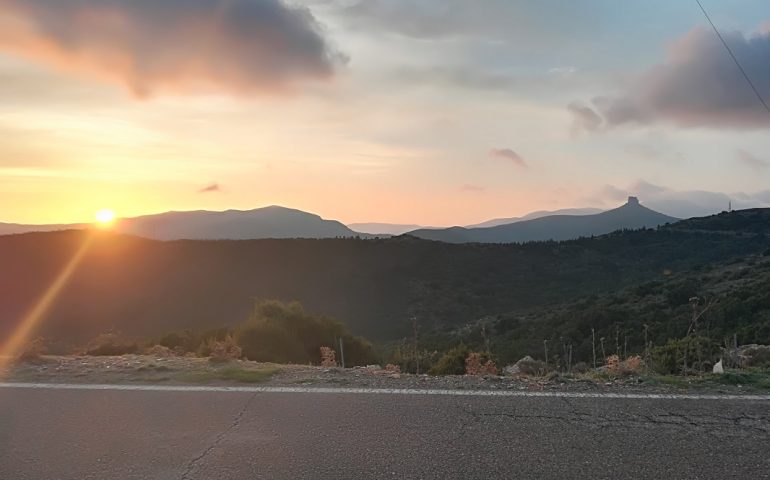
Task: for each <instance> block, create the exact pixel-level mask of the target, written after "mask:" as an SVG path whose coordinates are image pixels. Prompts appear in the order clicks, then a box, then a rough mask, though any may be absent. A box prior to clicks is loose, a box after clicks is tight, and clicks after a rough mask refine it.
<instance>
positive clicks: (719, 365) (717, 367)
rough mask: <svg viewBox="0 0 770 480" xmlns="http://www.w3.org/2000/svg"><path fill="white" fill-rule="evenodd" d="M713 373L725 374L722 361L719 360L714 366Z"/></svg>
mask: <svg viewBox="0 0 770 480" xmlns="http://www.w3.org/2000/svg"><path fill="white" fill-rule="evenodd" d="M712 371H713V372H714V373H725V369H724V367H723V366H722V359H721V358H720V359H719V361H718V362H717V363H715V364H714V369H713V370H712Z"/></svg>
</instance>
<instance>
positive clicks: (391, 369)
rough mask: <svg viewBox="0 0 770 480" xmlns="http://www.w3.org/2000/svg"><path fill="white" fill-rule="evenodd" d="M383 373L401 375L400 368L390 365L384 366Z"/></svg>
mask: <svg viewBox="0 0 770 480" xmlns="http://www.w3.org/2000/svg"><path fill="white" fill-rule="evenodd" d="M385 371H386V372H389V373H401V367H399V366H398V365H393V364H392V363H389V364H387V365H385Z"/></svg>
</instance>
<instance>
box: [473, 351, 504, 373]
mask: <svg viewBox="0 0 770 480" xmlns="http://www.w3.org/2000/svg"><path fill="white" fill-rule="evenodd" d="M497 373H498V370H497V365H495V362H493V361H492V360H491V359H488V358H485V355H484V354H481V353H478V352H471V353H470V354H468V356H467V357H466V358H465V374H466V375H473V376H477V377H478V376H484V375H497Z"/></svg>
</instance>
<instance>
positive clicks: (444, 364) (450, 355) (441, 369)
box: [428, 344, 470, 375]
mask: <svg viewBox="0 0 770 480" xmlns="http://www.w3.org/2000/svg"><path fill="white" fill-rule="evenodd" d="M469 353H470V350H469V349H468V347H466V346H465V345H463V344H460V345H458V346H456V347H454V348H452V349H451V350H449V351H448V352H446V353H445V354H444V355H443V356H442V357H441V358H439V360H438V362H436V364H435V365H433V367H431V369H430V370H429V371H428V373H429V374H430V375H464V374H465V359H466V358H468V354H469Z"/></svg>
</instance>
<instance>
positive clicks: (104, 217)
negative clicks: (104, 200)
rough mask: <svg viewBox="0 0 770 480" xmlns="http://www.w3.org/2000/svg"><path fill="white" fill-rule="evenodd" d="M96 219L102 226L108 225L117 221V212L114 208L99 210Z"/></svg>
mask: <svg viewBox="0 0 770 480" xmlns="http://www.w3.org/2000/svg"><path fill="white" fill-rule="evenodd" d="M96 221H97V222H98V223H99V224H100V225H102V226H108V225H110V224H111V223H112V222H114V221H115V212H113V211H112V210H107V209H103V210H99V211H98V212H96Z"/></svg>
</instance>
